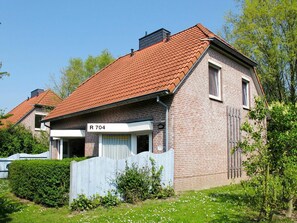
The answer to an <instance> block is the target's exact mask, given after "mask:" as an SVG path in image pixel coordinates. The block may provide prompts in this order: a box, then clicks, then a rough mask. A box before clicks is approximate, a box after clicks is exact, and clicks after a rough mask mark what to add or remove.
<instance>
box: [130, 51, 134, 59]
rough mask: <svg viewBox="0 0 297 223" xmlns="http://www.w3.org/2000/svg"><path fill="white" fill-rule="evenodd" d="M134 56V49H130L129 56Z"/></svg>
mask: <svg viewBox="0 0 297 223" xmlns="http://www.w3.org/2000/svg"><path fill="white" fill-rule="evenodd" d="M133 55H134V49H131V53H130V56H131V57H132V56H133Z"/></svg>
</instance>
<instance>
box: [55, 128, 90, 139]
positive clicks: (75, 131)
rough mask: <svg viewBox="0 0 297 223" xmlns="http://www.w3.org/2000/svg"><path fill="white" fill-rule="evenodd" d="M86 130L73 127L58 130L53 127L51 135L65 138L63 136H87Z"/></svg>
mask: <svg viewBox="0 0 297 223" xmlns="http://www.w3.org/2000/svg"><path fill="white" fill-rule="evenodd" d="M85 135H86V133H85V130H79V129H71V130H56V129H52V130H51V133H50V136H51V137H57V138H63V137H85Z"/></svg>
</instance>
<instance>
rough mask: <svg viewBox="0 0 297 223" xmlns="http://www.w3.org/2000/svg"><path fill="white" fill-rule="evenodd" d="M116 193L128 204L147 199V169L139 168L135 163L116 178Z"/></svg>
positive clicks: (148, 184)
mask: <svg viewBox="0 0 297 223" xmlns="http://www.w3.org/2000/svg"><path fill="white" fill-rule="evenodd" d="M115 184H116V187H117V190H118V192H119V193H120V195H121V196H122V198H123V199H124V201H126V202H128V203H136V202H138V201H143V200H145V199H147V198H149V190H150V171H149V169H148V168H147V167H143V168H139V167H138V166H137V165H136V164H135V163H133V164H132V166H131V167H129V166H128V165H127V164H126V168H125V170H124V171H123V172H122V173H118V174H117V176H116V180H115Z"/></svg>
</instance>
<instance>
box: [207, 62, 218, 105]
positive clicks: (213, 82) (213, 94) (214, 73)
mask: <svg viewBox="0 0 297 223" xmlns="http://www.w3.org/2000/svg"><path fill="white" fill-rule="evenodd" d="M208 77H209V97H210V98H213V99H217V100H221V69H220V68H219V67H217V66H213V65H212V64H209V66H208Z"/></svg>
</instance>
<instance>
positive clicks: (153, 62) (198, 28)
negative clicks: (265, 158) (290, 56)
mask: <svg viewBox="0 0 297 223" xmlns="http://www.w3.org/2000/svg"><path fill="white" fill-rule="evenodd" d="M139 46H140V49H139V50H137V51H133V50H131V53H129V54H127V55H125V56H122V57H120V58H118V59H117V60H116V61H114V62H113V63H112V64H110V65H109V66H107V67H106V68H105V69H103V70H101V71H99V72H98V73H96V74H95V75H93V76H92V77H91V78H89V79H88V80H87V81H85V82H84V83H83V84H81V85H80V86H79V87H78V88H77V89H76V91H74V92H73V93H72V94H71V95H70V96H69V97H68V98H67V99H65V100H64V101H63V102H62V103H61V104H59V105H58V106H57V107H56V108H55V109H54V110H53V111H52V112H51V113H50V114H49V115H48V116H47V117H46V118H45V120H46V121H47V122H50V123H51V133H50V134H51V148H50V151H51V155H52V158H54V159H62V158H64V157H71V156H104V157H110V158H113V159H121V158H125V157H127V156H131V155H134V154H137V153H140V152H143V151H151V152H154V153H162V152H165V151H167V150H169V149H174V153H175V158H174V165H175V167H174V187H175V189H176V190H188V189H201V188H207V187H213V186H219V185H224V184H228V183H230V182H231V181H232V180H233V179H235V178H240V177H241V176H242V169H241V160H242V157H241V153H240V151H238V152H235V153H233V152H232V148H233V147H234V145H236V142H237V141H238V140H239V139H240V130H239V128H240V122H241V119H243V118H244V117H245V116H246V114H247V113H248V111H249V109H250V108H251V107H252V106H253V105H254V100H253V99H254V97H255V96H258V95H263V91H262V88H261V85H260V83H259V80H258V78H257V75H256V73H255V69H254V67H255V66H256V63H255V62H254V61H252V60H251V59H249V58H247V57H245V56H244V55H242V54H241V53H239V52H238V51H236V50H235V49H234V48H233V47H232V46H230V45H229V44H228V43H226V42H225V41H224V40H222V39H221V38H220V37H218V36H216V35H215V34H213V33H212V32H211V31H209V30H208V29H206V28H205V27H204V26H202V25H201V24H198V25H195V26H193V27H191V28H188V29H186V30H184V31H181V32H179V33H177V34H174V35H170V32H169V31H167V30H165V29H160V30H157V31H156V32H154V33H151V34H149V35H146V36H144V37H143V38H140V39H139Z"/></svg>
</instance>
